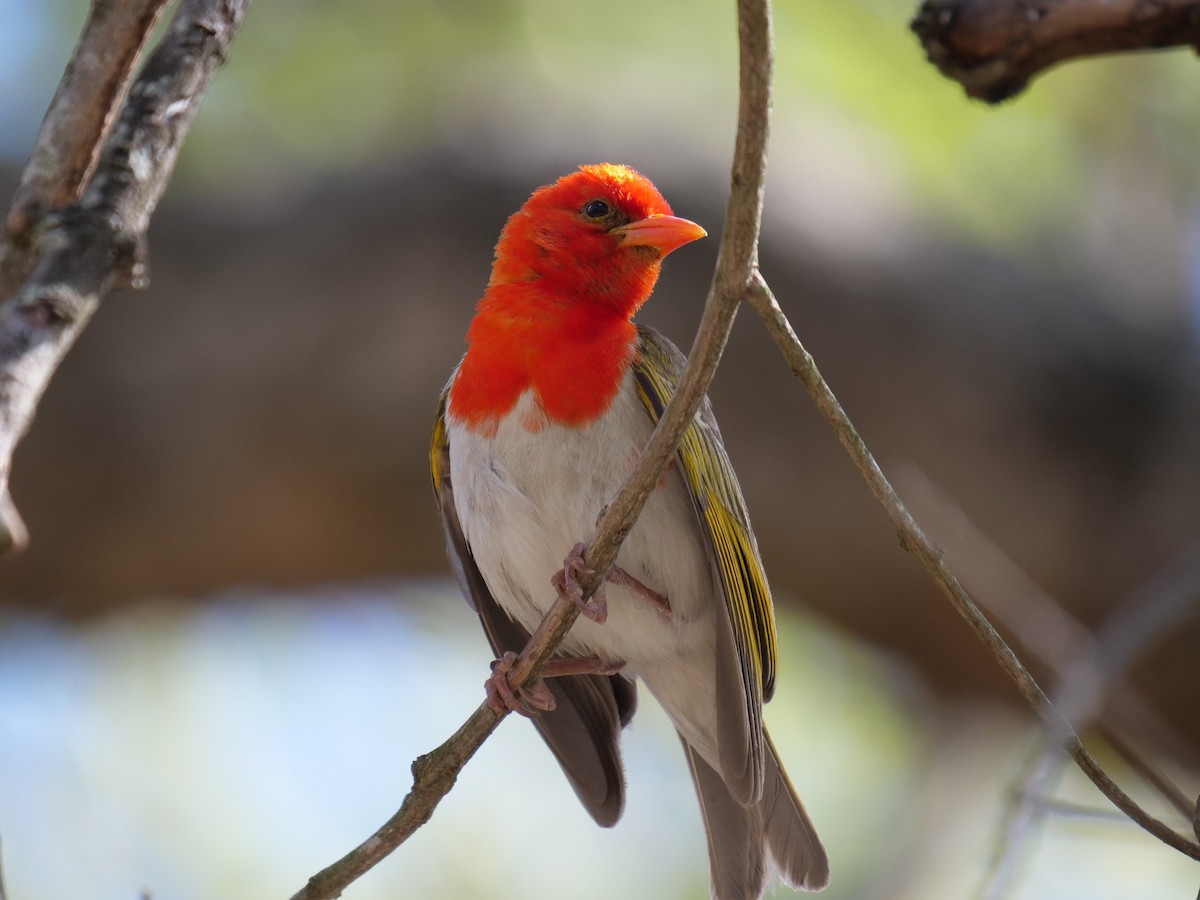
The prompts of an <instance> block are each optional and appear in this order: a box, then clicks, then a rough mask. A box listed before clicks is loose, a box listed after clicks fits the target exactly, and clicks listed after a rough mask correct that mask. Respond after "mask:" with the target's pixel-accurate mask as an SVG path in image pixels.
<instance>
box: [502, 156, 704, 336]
mask: <svg viewBox="0 0 1200 900" xmlns="http://www.w3.org/2000/svg"><path fill="white" fill-rule="evenodd" d="M704 233H705V232H704V229H703V228H701V227H700V226H699V225H696V224H695V223H694V222H689V221H688V220H687V219H679V218H676V217H675V216H672V215H671V207H670V205H669V204H668V203H667V201H666V200H664V199H663V196H662V194H660V193H659V192H658V189H657V188H655V187H654V185H653V184H651V182H650V180H649V179H648V178H646V177H645V176H643V175H640V174H638V173H637V172H635V171H634V170H633V169H630V168H628V167H626V166H615V165H612V164H609V163H601V164H599V165H594V166H580V167H579V171H577V172H572V173H571V174H570V175H565V176H563V177H562V178H560V179H559V180H558V181H556V182H554V184H549V185H546V186H545V187H540V188H538V189H537V190H536V191H534V192H533V196H531V197H530V198H529V199H528V200H527V201H525V205H524V206H522V207H521V208H520V209H519V210H518V211H517V212H516V213H514V214H513V215H512V217H511V218H510V219H509V220H508V224H507V225H505V226H504V231H503V232H501V234H500V242H499V243H498V244H497V245H496V261H495V263H494V264H493V266H492V278H491V281H490V282H489V284H490V285H497V284H507V283H511V282H525V281H532V280H535V279H537V280H540V281H541V282H542V286H543V287H544V288H545V289H546V290H552V291H556V292H560V293H561V294H562V296H563V297H564V298H571V299H578V300H584V301H587V300H591V301H597V302H600V303H603V304H605V305H607V306H610V307H613V308H614V311H619V312H621V313H622V314H623V315H624V316H625V317H626V318H628V317H629V316H631V315H633V313H634V312H635V311H636V310H637V308H638V307H639V306H641V305H642V304H643V303H644V302H645V301H646V298H647V297H649V296H650V292H651V291H652V290H653V289H654V282H655V281H657V279H658V271H659V264H660V262H661V261H662V258H663V257H664V256H666V255H667V254H668V253H670V252H671V251H672V250H674V249H676V248H677V247H680V246H682V245H683V244H686V243H688V242H689V241H694V240H696V239H697V238H700V237H703V236H704Z"/></svg>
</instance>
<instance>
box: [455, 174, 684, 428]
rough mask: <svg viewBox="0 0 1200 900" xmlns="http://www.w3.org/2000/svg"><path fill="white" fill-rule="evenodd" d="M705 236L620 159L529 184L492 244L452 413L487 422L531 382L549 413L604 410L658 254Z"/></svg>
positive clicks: (563, 417) (571, 416)
mask: <svg viewBox="0 0 1200 900" xmlns="http://www.w3.org/2000/svg"><path fill="white" fill-rule="evenodd" d="M704 234H705V232H704V229H703V228H701V227H700V226H699V225H697V224H695V223H694V222H689V221H688V220H687V219H680V218H677V217H675V216H673V215H671V207H670V206H669V205H668V204H667V201H666V200H664V199H663V197H662V195H661V194H660V193H659V192H658V190H657V189H656V188H655V187H654V185H653V184H651V183H650V181H649V179H647V178H645V177H644V176H642V175H639V174H638V173H637V172H635V171H634V170H633V169H630V168H627V167H626V166H617V165H611V164H609V163H602V164H600V165H592V166H580V167H579V171H577V172H572V173H571V174H570V175H566V176H564V177H562V178H560V179H559V180H558V181H556V182H554V183H553V184H550V185H546V186H545V187H541V188H538V189H537V190H536V191H534V192H533V195H532V196H531V197H530V198H529V199H528V200H527V201H526V202H525V205H524V206H522V207H521V208H520V210H518V211H517V212H516V213H514V214H513V216H512V217H511V218H510V219H509V220H508V223H507V224H506V225H505V226H504V230H503V231H502V232H501V234H500V241H499V243H497V244H496V259H495V262H494V263H493V265H492V277H491V279H490V281H489V282H488V289H487V292H486V293H485V294H484V296H483V299H482V300H480V302H479V307H478V312H477V314H476V316H475V319H474V320H473V321H472V323H471V328H470V330H469V331H468V332H467V342H468V343H469V344H470V349H469V350H468V351H467V356H466V358H465V359H464V360H463V365H462V367H461V368H460V370H459V373H458V376H457V377H456V379H455V383H454V387H453V388H452V390H451V396H450V410H451V413H452V414H454V415H457V416H459V417H461V418H463V419H465V420H467V421H469V422H472V423H474V424H476V425H478V426H480V427H482V428H485V429H486V428H490V427H492V426H493V425H494V424H495V422H496V421H498V419H499V418H500V417H501V416H503V415H505V414H506V413H507V412H508V411H509V410H511V409H512V407H513V406H514V404H515V403H516V402H517V400H518V399H519V397H520V395H521V394H522V393H523V392H524V391H525V390H527V389H529V388H533V389H534V390H535V392H536V398H537V400H538V405H539V408H540V409H541V410H542V411H543V412H544V413H545V415H546V416H547V417H549V419H551V420H555V421H559V422H565V423H571V424H580V423H582V422H584V421H587V420H588V419H590V418H592V417H594V416H596V415H598V414H599V413H601V412H603V410H604V409H606V408H607V405H608V402H609V401H610V400H611V399H612V396H613V394H614V393H615V392H616V390H617V387H618V385H619V383H620V379H621V378H622V377H623V376H624V372H625V369H626V368H627V366H628V363H629V360H630V354H631V353H632V352H633V342H634V338H635V336H636V332H635V330H634V327H633V325H632V324H631V323H630V321H629V320H630V317H631V316H632V315H633V314H634V312H636V311H637V309H638V307H640V306H641V305H642V304H643V303H644V302H645V301H646V298H647V297H649V296H650V292H651V291H652V290H653V289H654V283H655V281H657V280H658V273H659V267H660V264H661V262H662V258H663V257H664V256H666V255H667V254H668V253H670V252H671V251H672V250H674V249H676V248H677V247H680V246H682V245H683V244H686V243H688V242H689V241H694V240H696V239H697V238H700V237H703V236H704Z"/></svg>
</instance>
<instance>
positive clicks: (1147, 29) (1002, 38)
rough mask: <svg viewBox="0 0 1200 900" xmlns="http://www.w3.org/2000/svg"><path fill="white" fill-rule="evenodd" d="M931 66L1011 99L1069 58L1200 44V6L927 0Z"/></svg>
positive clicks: (978, 94) (1182, 0) (922, 21)
mask: <svg viewBox="0 0 1200 900" xmlns="http://www.w3.org/2000/svg"><path fill="white" fill-rule="evenodd" d="M912 29H913V31H914V32H916V34H917V36H918V37H919V38H920V39H921V43H922V44H923V45H924V47H925V52H926V53H927V54H928V56H929V61H930V62H932V63H933V64H934V65H936V66H937V67H938V69H939V70H941V72H942V74H944V75H946V76H947V77H948V78H952V79H954V80H955V81H957V82H959V83H960V84H962V86H963V87H964V88H966V91H967V94H968V95H969V96H971V97H975V98H978V99H980V100H986V101H987V102H988V103H999V102H1001V101H1003V100H1007V99H1008V98H1009V97H1012V96H1014V95H1016V94H1019V93H1020V92H1021V91H1022V90H1024V89H1025V86H1026V85H1027V84H1028V83H1029V81H1030V80H1031V79H1032V78H1033V77H1034V76H1035V75H1037V74H1039V73H1040V72H1042V71H1043V70H1044V69H1048V68H1050V67H1051V66H1054V65H1057V64H1058V63H1060V62H1063V61H1065V60H1068V59H1074V58H1077V57H1084V56H1098V55H1101V54H1105V53H1119V52H1123V51H1128V50H1154V49H1161V48H1163V47H1174V46H1189V45H1190V46H1193V47H1195V46H1197V45H1198V44H1200V0H925V2H924V3H923V4H922V5H921V8H920V10H919V11H918V12H917V15H916V17H915V18H914V19H913V21H912Z"/></svg>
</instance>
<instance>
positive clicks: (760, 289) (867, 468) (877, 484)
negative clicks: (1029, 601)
mask: <svg viewBox="0 0 1200 900" xmlns="http://www.w3.org/2000/svg"><path fill="white" fill-rule="evenodd" d="M748 299H749V301H750V304H751V305H752V306H753V307H754V309H755V311H756V312H757V313H758V314H759V316H760V317H761V318H762V320H763V322H764V323H765V324H766V326H767V330H768V331H769V332H770V333H771V336H772V337H773V338H774V339H775V342H776V344H777V345H778V346H779V349H780V350H781V351H782V353H783V355H784V358H785V359H787V361H788V364H789V365H790V366H791V368H792V372H793V373H794V374H795V375H796V377H797V378H799V379H800V381H801V383H802V384H803V385H804V387H805V388H806V389H807V390H808V392H809V394H810V395H811V397H812V399H813V401H814V402H815V403H816V405H817V408H818V409H819V410H820V411H821V413H822V414H823V415H824V416H825V418H826V420H827V421H828V422H829V424H830V426H831V427H832V428H833V430H834V432H835V434H837V437H838V440H839V441H840V442H841V443H842V446H843V447H844V448H845V449H846V452H847V453H849V454H850V458H851V460H852V461H853V462H854V465H855V467H856V468H857V469H858V470H859V474H861V475H862V477H863V478H864V479H865V480H866V482H867V485H868V487H870V489H871V493H872V494H874V495H875V499H876V500H877V501H878V502H879V504H880V505H881V506H882V507H883V509H884V512H886V513H887V516H888V519H890V520H891V522H892V524H893V525H894V526H895V528H896V535H897V537H898V538H899V540H900V545H901V546H902V547H904V548H905V549H906V550H908V551H910V552H911V553H913V554H914V555H915V556H916V557H917V558H918V559H919V560H920V561H921V563H922V565H924V566H925V569H926V571H927V572H929V574H930V576H931V577H932V578H933V580H934V582H935V583H936V584H937V585H938V587H939V588H941V590H942V593H944V594H945V595H946V597H947V598H948V599H949V600H950V602H951V604H952V605H953V606H954V608H955V609H956V610H957V611H958V613H959V614H960V615H961V616H962V617H963V618H964V619H966V621H967V624H968V625H970V626H971V628H972V629H973V630H974V631H975V634H976V636H977V637H978V638H979V639H980V640H981V641H982V642H983V644H984V646H986V647H987V649H988V650H989V651H990V652H991V654H992V656H993V658H994V659H995V660H996V662H997V663H999V665H1000V668H1002V669H1003V670H1004V672H1005V673H1006V674H1007V675H1008V676H1009V678H1011V679H1012V680H1013V682H1014V683H1015V684H1016V686H1017V689H1018V690H1019V691H1020V692H1021V696H1023V697H1024V698H1025V700H1026V701H1027V702H1028V703H1029V705H1030V706H1032V707H1033V709H1034V711H1035V712H1036V713H1037V714H1038V716H1039V717H1040V718H1041V719H1042V721H1043V722H1044V723H1045V725H1046V726H1047V727H1048V728H1049V730H1050V732H1051V733H1052V734H1053V735H1054V737H1055V738H1056V740H1058V742H1059V743H1060V744H1061V745H1062V747H1063V749H1064V750H1065V752H1066V753H1067V754H1068V755H1070V756H1071V758H1072V759H1074V760H1075V762H1076V764H1077V765H1078V766H1079V768H1080V769H1081V770H1083V773H1084V774H1085V775H1087V776H1088V778H1090V779H1091V780H1092V783H1093V784H1095V785H1096V787H1098V788H1099V789H1100V791H1101V793H1103V794H1104V795H1105V796H1106V797H1108V798H1109V800H1111V801H1112V802H1113V803H1114V804H1115V805H1116V806H1117V808H1118V809H1120V810H1121V811H1122V812H1123V813H1125V815H1127V816H1128V817H1129V818H1130V819H1132V820H1133V821H1134V822H1136V823H1137V824H1138V825H1140V826H1141V827H1142V828H1144V829H1145V830H1146V831H1148V832H1149V833H1150V834H1152V835H1154V836H1155V837H1157V838H1158V839H1159V840H1160V841H1162V842H1163V843H1165V844H1167V845H1168V846H1170V847H1173V848H1175V849H1176V850H1178V851H1179V852H1180V853H1183V854H1184V855H1186V856H1189V857H1191V858H1192V859H1197V860H1200V844H1197V843H1195V842H1194V841H1191V840H1189V839H1188V838H1186V837H1184V836H1183V835H1181V834H1179V833H1178V832H1176V831H1175V830H1173V829H1171V828H1169V827H1168V826H1166V825H1164V824H1163V823H1162V822H1160V821H1159V820H1158V819H1156V818H1154V817H1153V816H1151V815H1150V814H1149V813H1147V812H1146V811H1145V810H1144V809H1142V808H1141V807H1140V806H1138V804H1137V803H1135V802H1134V801H1133V799H1132V798H1131V797H1130V796H1129V795H1128V794H1126V793H1125V792H1124V791H1123V790H1122V789H1121V788H1120V787H1119V786H1118V785H1117V784H1116V783H1115V782H1114V781H1113V780H1112V778H1110V777H1109V775H1108V773H1107V772H1105V771H1104V770H1103V769H1102V768H1101V767H1100V765H1099V764H1098V763H1097V762H1096V760H1095V759H1094V758H1093V757H1092V755H1091V754H1090V753H1089V752H1088V751H1087V749H1086V748H1085V747H1084V746H1083V744H1082V742H1081V741H1080V740H1079V736H1078V735H1077V734H1076V733H1075V730H1074V729H1073V728H1072V727H1071V724H1070V723H1069V722H1068V721H1067V719H1066V718H1065V717H1064V716H1063V715H1062V714H1061V713H1059V711H1058V710H1057V709H1055V707H1054V706H1053V705H1052V704H1051V703H1050V700H1049V698H1048V697H1047V696H1046V694H1045V692H1044V691H1043V690H1042V688H1041V687H1040V686H1039V685H1038V683H1037V681H1036V680H1035V679H1034V678H1033V676H1032V675H1031V674H1030V673H1029V670H1028V669H1026V668H1025V666H1024V664H1023V663H1022V662H1021V661H1020V660H1019V659H1018V658H1017V655H1016V654H1015V653H1013V651H1012V648H1010V647H1009V646H1008V644H1007V643H1006V642H1005V641H1004V639H1003V638H1002V637H1001V636H1000V634H999V633H998V632H997V631H996V629H995V627H993V625H992V623H991V622H989V621H988V619H987V616H985V615H984V614H983V613H982V612H981V611H980V609H979V607H978V606H976V605H975V602H974V601H973V600H972V599H971V597H970V596H969V595H968V594H967V592H966V591H965V590H964V589H963V586H962V585H961V584H960V583H959V581H958V579H957V578H956V577H955V576H954V574H953V573H952V572H951V571H950V569H949V568H948V567H947V566H946V563H945V560H944V559H943V557H942V551H941V549H940V548H938V547H937V546H936V545H935V544H934V543H933V542H932V541H931V540H930V539H929V538H928V536H926V534H925V533H924V532H923V531H922V530H921V528H920V527H919V526H918V525H917V523H916V522H915V521H914V520H913V518H912V516H911V515H910V514H909V512H908V510H907V509H906V508H905V506H904V504H903V503H902V502H901V500H900V498H899V496H897V494H896V492H895V490H893V488H892V486H891V484H890V483H889V482H888V480H887V478H886V477H885V476H884V474H883V472H882V470H881V469H880V468H879V465H878V463H876V462H875V458H874V457H873V456H872V455H871V452H870V450H868V449H867V446H866V444H865V443H864V442H863V440H862V438H861V437H860V436H859V434H858V431H857V430H856V429H855V428H854V425H853V423H852V422H851V421H850V419H849V417H847V415H846V413H845V411H844V410H843V409H842V406H841V404H840V403H839V402H838V400H837V398H836V397H835V396H834V395H833V392H832V391H831V390H830V389H829V385H828V384H826V383H825V380H824V379H823V378H822V377H821V374H820V372H819V371H818V370H817V366H816V363H815V362H814V361H813V358H812V356H810V355H809V353H808V351H807V350H805V349H804V345H803V344H801V343H800V339H799V338H798V337H796V333H795V332H794V331H793V330H792V326H791V323H790V322H788V320H787V317H786V316H785V315H784V314H783V310H781V309H780V308H779V304H778V303H777V302H776V300H775V297H774V296H773V295H772V293H771V290H770V288H769V287H768V286H767V284H766V282H765V281H763V280H762V279H761V278H759V279H757V281H756V283H755V284H754V286H753V289H752V290H751V292H750V295H749V298H748Z"/></svg>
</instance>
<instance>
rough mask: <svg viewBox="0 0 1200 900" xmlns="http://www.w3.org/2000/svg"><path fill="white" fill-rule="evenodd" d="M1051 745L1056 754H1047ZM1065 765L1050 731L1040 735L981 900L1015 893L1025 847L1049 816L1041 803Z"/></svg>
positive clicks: (1008, 813)
mask: <svg viewBox="0 0 1200 900" xmlns="http://www.w3.org/2000/svg"><path fill="white" fill-rule="evenodd" d="M1048 746H1049V747H1050V748H1054V749H1055V751H1056V752H1054V753H1052V754H1049V753H1047V752H1046V750H1047V747H1048ZM1065 764H1066V757H1065V756H1063V755H1062V754H1061V753H1059V752H1057V745H1056V744H1055V743H1054V740H1053V738H1052V737H1051V735H1050V734H1049V733H1048V732H1046V731H1041V732H1039V733H1038V735H1037V740H1036V742H1035V745H1034V747H1033V748H1032V750H1031V751H1030V754H1029V758H1028V762H1026V764H1025V767H1024V768H1025V774H1024V776H1023V777H1022V778H1021V779H1020V782H1021V783H1022V785H1023V787H1021V788H1019V789H1018V790H1015V791H1014V792H1013V795H1012V799H1011V800H1010V802H1009V805H1008V809H1007V811H1006V814H1005V816H1004V822H1003V824H1002V827H1001V829H1000V834H1001V836H1002V838H1001V840H1000V841H999V842H998V843H997V845H996V847H995V849H994V851H993V853H992V858H991V863H990V864H989V866H988V871H987V873H986V875H985V877H984V883H983V887H982V888H981V889H980V892H979V896H980V897H983V898H985V900H1002V898H1004V897H1007V896H1008V894H1009V892H1010V891H1011V890H1012V887H1013V884H1014V883H1015V881H1016V879H1017V875H1018V869H1019V866H1020V863H1021V861H1022V860H1023V858H1024V856H1025V853H1024V851H1025V848H1026V847H1027V846H1028V845H1029V844H1030V842H1031V841H1032V839H1033V834H1034V830H1035V829H1036V828H1037V827H1038V826H1039V825H1040V824H1041V823H1042V819H1043V818H1044V816H1045V814H1046V808H1045V806H1044V805H1043V804H1042V803H1041V802H1039V801H1041V800H1043V799H1044V798H1045V796H1046V794H1048V793H1049V792H1050V790H1051V783H1052V782H1053V781H1056V780H1057V779H1058V778H1059V776H1061V775H1062V770H1063V767H1064V765H1065Z"/></svg>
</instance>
